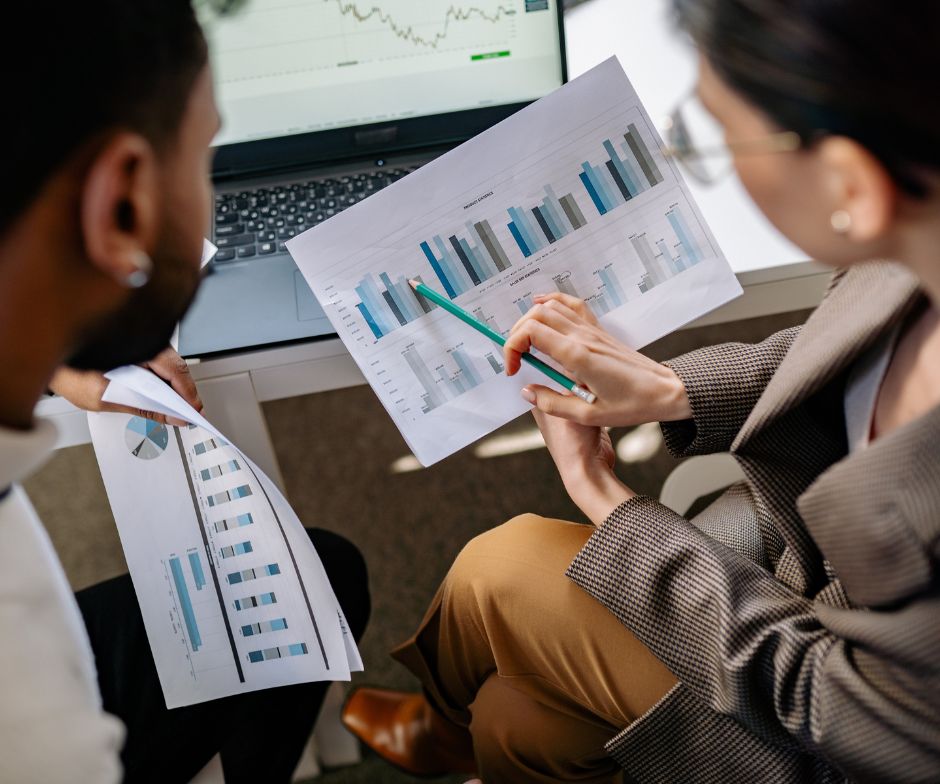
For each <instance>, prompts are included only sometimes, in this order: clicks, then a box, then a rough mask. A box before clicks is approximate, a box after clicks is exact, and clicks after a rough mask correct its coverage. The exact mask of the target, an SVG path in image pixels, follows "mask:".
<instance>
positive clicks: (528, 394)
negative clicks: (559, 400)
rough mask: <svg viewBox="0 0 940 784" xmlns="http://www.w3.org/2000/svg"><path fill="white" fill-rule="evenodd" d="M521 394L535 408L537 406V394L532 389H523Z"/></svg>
mask: <svg viewBox="0 0 940 784" xmlns="http://www.w3.org/2000/svg"><path fill="white" fill-rule="evenodd" d="M519 394H520V395H522V397H523V399H524V400H526V401H527V402H529V403H531V404H532V405H533V406H534V405H535V392H533V391H532V390H531V389H529V388H528V387H523V388H522V391H521V392H520V393H519Z"/></svg>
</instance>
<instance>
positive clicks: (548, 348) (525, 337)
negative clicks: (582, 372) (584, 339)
mask: <svg viewBox="0 0 940 784" xmlns="http://www.w3.org/2000/svg"><path fill="white" fill-rule="evenodd" d="M530 348H537V349H538V350H539V351H544V352H545V353H546V354H548V355H549V356H550V357H552V358H554V359H556V360H557V361H558V362H560V363H561V364H562V365H564V366H565V367H566V368H568V369H569V370H572V371H577V369H578V367H579V359H580V358H581V357H582V356H583V353H584V351H585V349H584V347H583V346H581V344H580V343H578V342H577V341H575V340H572V339H571V338H569V337H568V336H567V335H564V334H562V333H561V332H558V331H557V330H555V329H553V328H552V327H550V326H548V325H547V324H544V323H543V322H541V321H538V320H536V319H529V320H528V321H526V322H525V323H524V324H522V326H520V327H519V329H518V330H517V331H516V332H515V333H513V334H510V336H509V337H508V338H506V345H505V346H504V347H503V356H504V357H505V360H506V373H507V375H510V376H512V375H514V374H515V373H516V372H517V371H518V370H519V366H520V365H521V363H522V354H524V353H525V352H526V351H528V350H529V349H530Z"/></svg>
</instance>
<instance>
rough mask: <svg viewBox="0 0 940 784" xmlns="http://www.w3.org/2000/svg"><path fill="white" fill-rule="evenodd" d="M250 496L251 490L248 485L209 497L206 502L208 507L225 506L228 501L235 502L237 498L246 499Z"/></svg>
mask: <svg viewBox="0 0 940 784" xmlns="http://www.w3.org/2000/svg"><path fill="white" fill-rule="evenodd" d="M250 495H251V488H250V487H249V486H248V485H241V486H240V487H235V488H232V489H231V490H223V491H222V492H221V493H215V494H214V495H210V496H209V498H208V502H209V506H219V504H227V503H228V502H229V501H235V500H237V499H239V498H247V497H248V496H250Z"/></svg>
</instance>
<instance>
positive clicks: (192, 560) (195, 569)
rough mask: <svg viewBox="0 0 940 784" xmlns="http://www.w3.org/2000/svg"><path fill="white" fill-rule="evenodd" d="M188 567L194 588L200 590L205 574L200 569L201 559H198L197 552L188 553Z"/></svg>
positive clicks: (203, 583)
mask: <svg viewBox="0 0 940 784" xmlns="http://www.w3.org/2000/svg"><path fill="white" fill-rule="evenodd" d="M188 557H189V569H190V571H191V572H192V573H193V582H194V583H195V584H196V590H197V591H201V590H202V587H203V586H204V585H205V584H206V574H205V572H203V571H202V561H201V560H199V553H189V554H188Z"/></svg>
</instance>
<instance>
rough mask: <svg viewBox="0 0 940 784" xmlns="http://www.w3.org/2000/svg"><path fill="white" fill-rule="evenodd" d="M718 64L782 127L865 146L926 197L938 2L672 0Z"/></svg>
mask: <svg viewBox="0 0 940 784" xmlns="http://www.w3.org/2000/svg"><path fill="white" fill-rule="evenodd" d="M673 5H674V8H675V10H676V12H677V14H678V17H679V24H680V26H681V27H682V28H683V29H685V30H686V31H687V32H688V33H689V34H690V35H691V36H692V38H693V40H694V41H695V43H696V44H697V45H698V47H699V48H700V50H701V51H702V53H703V54H704V55H705V56H706V57H707V59H708V60H709V62H710V63H711V65H712V66H713V67H714V69H715V70H716V72H717V73H718V74H719V75H720V76H721V77H722V78H723V79H724V80H725V81H726V82H727V83H728V84H729V85H730V86H731V87H732V88H733V89H734V90H736V91H737V92H738V93H739V94H740V95H742V96H744V97H745V98H746V99H747V100H749V101H750V102H751V103H753V104H754V105H755V106H756V107H758V108H759V109H761V110H762V111H763V112H764V113H765V114H766V115H767V116H768V117H770V119H771V120H772V121H774V122H775V123H777V124H778V125H779V126H780V128H781V129H785V130H790V131H795V132H796V133H798V134H799V135H800V136H801V137H802V138H803V140H804V142H807V143H812V141H813V140H814V139H816V138H819V137H820V136H821V135H825V134H836V135H844V136H848V137H850V138H852V139H855V140H856V141H858V142H859V143H860V144H862V145H864V146H865V147H866V148H867V149H868V150H869V151H870V152H871V153H872V154H873V155H875V156H876V157H877V158H878V159H879V160H880V161H881V162H882V163H883V164H884V166H885V167H886V169H887V170H888V171H889V172H890V173H891V175H892V176H893V178H894V179H895V181H896V182H897V184H898V186H899V187H901V188H902V189H903V190H904V191H905V192H907V193H909V194H911V195H914V196H925V195H926V194H927V188H926V187H925V184H924V180H923V176H922V175H923V171H924V169H934V170H940V100H938V96H937V92H938V87H937V85H938V79H940V2H937V0H894V1H893V2H888V1H887V0H673Z"/></svg>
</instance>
